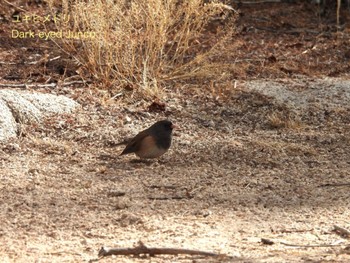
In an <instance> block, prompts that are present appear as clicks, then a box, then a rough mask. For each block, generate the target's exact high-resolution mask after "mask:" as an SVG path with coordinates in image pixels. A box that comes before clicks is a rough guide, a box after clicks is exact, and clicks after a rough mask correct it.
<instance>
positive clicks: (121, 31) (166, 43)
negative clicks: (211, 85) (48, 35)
mask: <svg viewBox="0 0 350 263" xmlns="http://www.w3.org/2000/svg"><path fill="white" fill-rule="evenodd" d="M48 2H49V4H50V6H51V10H52V12H61V16H62V17H69V21H68V22H67V23H64V22H63V21H61V22H60V23H59V22H57V24H56V25H57V27H58V30H62V31H63V32H69V31H71V32H75V33H77V32H81V33H84V32H90V33H91V34H93V33H94V34H96V36H95V37H89V38H85V39H84V38H80V39H78V38H77V39H70V38H67V37H63V38H62V43H58V44H59V45H60V46H61V47H62V48H63V49H64V50H65V51H66V52H69V53H71V54H74V57H75V59H76V60H77V61H78V63H79V64H80V65H82V67H81V69H80V74H81V75H84V76H89V77H93V78H94V79H95V80H96V81H99V82H100V86H101V87H103V88H106V89H112V90H119V91H120V90H123V89H126V90H137V91H140V92H141V93H142V94H144V95H146V96H147V97H157V96H158V97H159V96H161V94H162V88H163V87H164V86H165V85H166V84H167V83H169V82H170V81H175V80H183V79H189V78H199V79H203V78H204V79H207V78H210V77H213V76H215V77H216V76H217V75H220V74H222V73H223V70H224V68H225V65H223V63H222V62H219V60H218V59H217V58H218V57H222V56H224V55H225V45H226V44H227V43H228V41H230V42H231V41H232V39H231V37H232V35H233V33H234V30H235V27H234V24H233V22H234V20H235V15H234V10H233V9H232V8H231V7H230V6H228V5H225V4H223V3H221V2H219V1H209V2H208V3H205V1H202V0H193V1H177V0H166V1H164V0H151V1H142V0H135V1H124V0H118V1H101V0H95V1H88V2H86V1H82V0H76V1H68V0H62V1H57V0H51V1H48ZM60 5H61V7H59V6H60ZM55 6H56V7H55ZM221 21H225V23H220V22H221ZM208 30H209V33H208ZM210 32H212V34H211V33H210ZM214 34H215V37H211V35H213V36H214ZM227 67H229V66H228V65H227Z"/></svg>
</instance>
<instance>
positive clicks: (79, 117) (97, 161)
mask: <svg viewBox="0 0 350 263" xmlns="http://www.w3.org/2000/svg"><path fill="white" fill-rule="evenodd" d="M283 5H288V4H280V5H277V4H276V5H272V6H273V7H274V8H272V9H271V8H269V9H268V8H266V9H264V5H254V6H249V7H244V6H243V7H242V12H249V14H252V15H251V16H249V17H247V14H246V16H243V17H242V18H241V20H240V21H239V23H240V26H242V27H244V26H245V27H246V30H242V31H241V32H240V33H239V34H238V36H237V39H236V42H235V43H245V44H244V45H243V44H242V45H241V49H240V50H239V51H237V53H236V54H237V56H241V59H242V61H243V62H240V63H243V64H242V65H238V66H239V67H240V68H244V69H245V70H244V72H245V74H243V75H240V74H242V73H241V72H239V71H238V70H237V72H235V74H237V78H235V79H237V80H238V82H237V83H238V85H237V88H235V89H233V90H230V91H229V92H228V93H227V94H224V95H223V94H219V96H216V95H217V94H212V93H210V92H209V91H208V92H207V91H205V92H204V91H203V90H202V89H198V90H199V91H197V90H196V89H190V90H182V89H179V90H176V91H174V92H169V93H166V95H165V97H164V102H165V103H166V111H161V112H150V111H149V110H148V106H149V102H143V101H140V102H139V103H137V104H136V105H131V104H130V103H127V102H125V101H122V100H119V101H118V100H117V101H107V102H101V101H99V99H96V98H94V97H93V96H91V98H90V97H87V96H88V95H87V93H89V92H87V91H86V88H80V87H77V88H72V89H70V88H68V87H66V88H60V89H57V90H55V91H52V90H49V91H50V92H52V93H58V94H65V95H67V96H69V97H71V98H75V99H77V100H78V101H79V102H80V103H81V104H82V106H83V109H82V110H80V111H79V112H77V113H76V114H74V115H73V116H71V115H67V116H57V117H55V118H51V119H49V120H47V121H46V122H45V123H44V124H43V125H35V124H33V125H23V128H22V131H21V136H20V137H19V138H17V139H13V140H11V141H10V142H6V143H1V145H0V189H1V190H0V261H1V262H87V261H89V260H93V259H96V258H97V253H98V250H99V249H100V247H101V246H108V247H120V248H122V247H125V248H127V247H134V246H135V245H136V244H137V242H138V241H142V242H143V243H144V244H145V245H147V246H149V247H173V248H187V249H198V250H204V251H208V252H215V253H223V254H227V255H229V256H232V258H224V257H220V258H201V257H192V256H186V255H184V256H156V257H131V256H130V257H124V256H123V257H118V258H116V257H107V258H105V259H102V262H127V263H129V262H350V242H349V236H348V237H341V236H340V235H339V234H337V233H336V232H334V231H333V229H334V225H337V226H340V227H343V228H346V229H350V210H349V205H350V191H349V189H350V126H349V124H350V103H349V100H350V99H349V98H350V88H349V87H350V82H349V81H348V79H349V78H348V75H347V70H348V64H347V63H345V62H344V61H341V60H343V59H344V56H345V55H344V53H342V54H343V55H339V54H338V52H346V50H347V49H348V45H345V44H344V43H345V40H344V39H343V40H339V38H337V39H336V40H334V38H335V37H334V36H333V35H332V34H333V33H329V34H331V35H330V36H326V37H324V36H321V37H320V38H321V41H320V43H319V46H317V47H321V48H320V49H318V51H317V52H319V53H317V54H315V53H312V52H316V51H315V50H316V49H312V47H310V49H308V48H309V47H307V48H305V50H309V51H310V52H309V53H305V54H304V53H303V50H304V49H303V48H301V50H299V49H298V48H297V49H296V48H295V47H292V46H286V45H284V44H283V43H284V42H283V41H284V40H285V39H286V38H288V37H290V38H292V39H289V40H288V41H289V42H288V41H287V42H288V43H290V42H293V41H294V42H293V43H295V44H298V46H300V45H301V46H303V47H306V46H307V45H308V43H309V40H308V38H307V37H305V35H299V34H297V35H294V34H291V35H287V36H286V35H283V34H282V35H281V34H275V33H274V32H270V31H268V30H267V31H265V32H263V33H261V34H260V33H259V32H260V31H259V30H257V31H256V32H255V33H254V34H253V33H249V32H250V31H249V30H250V29H251V28H252V27H257V28H258V27H259V26H261V25H259V26H258V25H257V24H254V21H252V19H253V18H256V21H261V20H259V19H258V18H257V16H259V15H264V16H265V17H269V15H271V13H272V14H275V13H276V14H277V13H278V12H279V11H281V10H285V9H283V8H285V7H283ZM270 7H271V6H270ZM287 7H290V12H291V13H288V14H285V15H286V16H287V17H286V18H285V20H284V21H287V19H290V20H291V21H293V15H294V16H295V15H296V14H298V15H300V20H297V21H304V20H303V19H304V18H310V17H312V16H311V15H310V13H307V12H311V11H310V10H308V9H306V8H305V6H303V5H302V4H294V5H292V4H291V6H287ZM307 7H309V6H307ZM244 8H246V9H244ZM310 8H311V7H310ZM267 10H268V11H267ZM300 10H303V11H304V13H303V12H301V11H300ZM259 12H260V13H259ZM293 12H294V13H293ZM305 13H306V14H305ZM277 20H278V18H276V19H275V20H273V21H274V23H276V24H278V23H277V22H276V21H277ZM276 24H274V25H276ZM285 24H288V23H287V22H284V24H283V25H285ZM304 25H310V24H308V23H306V22H305V21H304ZM298 26H299V25H298ZM248 29H249V30H248ZM279 29H280V28H278V29H276V28H275V27H273V30H279ZM344 30H345V29H344ZM269 32H270V33H269ZM306 34H307V33H306ZM340 34H342V33H340ZM2 36H3V37H4V38H5V36H7V34H5V33H4V32H2ZM312 36H313V35H312ZM309 37H310V36H309ZM313 37H314V36H313ZM322 37H324V38H322ZM333 37H334V38H333ZM338 37H339V36H338ZM343 37H344V38H346V32H345V33H344V35H343ZM276 38H277V39H280V42H278V41H276ZM261 39H263V40H264V43H265V44H264V45H263V46H264V47H266V49H260V48H259V47H257V46H256V45H260V44H261V43H262V42H261ZM8 41H9V42H10V41H11V40H10V39H9V40H8ZM339 41H340V42H339ZM342 41H344V43H343V42H342ZM247 43H250V44H247ZM273 43H279V44H280V46H278V47H276V50H275V51H273V52H274V54H273V56H274V57H275V59H277V60H276V61H275V59H270V60H269V61H270V62H271V61H273V63H272V62H271V63H272V64H273V65H272V64H268V63H267V64H264V65H261V63H260V60H261V58H271V55H272V54H270V52H271V50H270V49H268V47H269V46H271V45H273ZM281 43H282V44H281ZM334 43H337V44H338V45H339V46H337V47H338V48H335V49H334V50H333V51H332V49H330V47H331V46H333V47H334ZM299 44H300V45H299ZM304 45H305V46H304ZM317 45H318V44H317ZM252 50H257V51H256V52H258V53H251V51H252ZM286 51H288V52H289V53H288V52H286ZM0 52H1V53H0V54H1V56H2V58H3V57H6V56H10V55H13V56H15V55H16V54H18V56H20V53H21V52H20V47H17V46H15V45H7V46H3V47H1V50H0ZM16 52H17V53H16ZM27 52H30V51H27ZM36 52H37V51H36ZM259 52H260V53H259ZM293 52H294V53H293ZM297 53H298V54H300V56H304V55H305V57H300V56H298V57H296V56H295V54H297ZM281 54H283V56H286V57H282V55H281ZM301 54H304V55H301ZM322 54H323V55H322ZM288 56H291V57H288ZM315 56H318V57H320V58H321V59H324V60H327V59H329V61H330V63H328V64H327V63H325V64H319V65H318V66H319V71H317V65H316V64H312V61H315V59H314V58H315ZM327 56H328V57H327ZM247 57H248V58H247ZM249 57H250V58H252V60H250V59H249ZM244 59H247V60H244ZM299 59H300V60H299ZM337 59H338V60H337ZM254 60H256V63H255V62H254ZM244 61H245V62H244ZM305 61H309V62H310V63H309V64H308V65H309V66H308V67H307V68H303V69H301V67H302V66H303V65H304V64H303V63H304V62H305ZM237 63H238V62H237ZM293 63H294V64H293ZM332 63H334V64H332ZM11 67H12V66H11V65H10V66H2V67H0V70H1V74H0V76H2V77H1V78H0V81H1V83H23V82H25V81H24V80H23V79H26V77H27V75H26V74H25V72H26V70H27V71H35V70H38V69H36V68H33V69H28V67H27V68H26V69H24V67H23V68H21V67H19V69H18V72H19V73H18V74H19V76H22V77H23V79H19V80H18V79H17V80H15V81H13V79H11V81H12V82H11V81H10V79H9V78H8V76H13V73H14V72H15V69H14V68H11ZM48 70H49V67H48ZM254 72H255V73H256V75H254V76H253V73H254ZM286 72H287V73H286ZM317 72H318V74H320V75H318V74H316V73H317ZM34 73H35V72H34ZM11 74H12V75H11ZM28 74H29V73H28ZM31 74H33V72H31ZM55 74H57V72H53V73H52V75H53V77H55V76H56V75H55ZM299 74H303V76H302V77H301V75H299ZM34 76H35V75H34ZM266 78H269V79H268V80H266ZM38 79H39V78H38ZM253 79H254V80H253ZM272 79H273V80H272ZM47 91H48V90H46V92H47ZM82 94H84V95H82ZM199 94H200V95H199ZM164 118H170V119H171V120H173V121H174V122H175V123H176V124H177V125H178V126H180V130H177V131H175V133H174V138H173V145H172V147H171V149H170V151H169V152H168V153H167V154H165V155H164V157H162V158H161V159H160V160H156V161H150V162H136V161H134V159H136V158H135V157H134V156H123V157H119V153H120V152H121V151H122V149H123V148H122V147H116V146H115V143H116V142H119V141H121V140H123V139H124V138H125V137H126V136H132V135H135V134H136V133H137V132H138V131H140V130H142V129H143V128H146V127H148V126H149V125H150V124H152V123H153V122H154V121H156V120H160V119H164ZM344 183H345V184H347V185H342V186H341V185H339V184H344ZM262 238H265V239H269V240H271V241H273V242H274V243H273V244H271V245H267V244H263V243H262V242H261V239H262Z"/></svg>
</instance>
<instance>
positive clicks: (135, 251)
mask: <svg viewBox="0 0 350 263" xmlns="http://www.w3.org/2000/svg"><path fill="white" fill-rule="evenodd" d="M142 254H148V255H150V256H154V255H180V254H182V255H199V256H207V257H226V255H223V254H216V253H211V252H205V251H200V250H192V249H181V248H153V247H152V248H151V247H146V246H145V245H144V244H143V243H142V242H139V245H138V246H137V247H134V248H107V247H102V248H101V249H100V251H99V252H98V257H99V258H101V257H106V256H111V255H118V256H120V255H124V256H126V255H133V256H137V255H142Z"/></svg>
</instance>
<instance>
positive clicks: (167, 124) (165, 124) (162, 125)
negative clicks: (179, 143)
mask: <svg viewBox="0 0 350 263" xmlns="http://www.w3.org/2000/svg"><path fill="white" fill-rule="evenodd" d="M174 128H175V125H174V124H173V123H172V122H171V121H169V120H162V121H158V122H156V123H155V124H153V125H152V126H151V129H154V130H161V131H170V132H171V131H172V130H173V129H174Z"/></svg>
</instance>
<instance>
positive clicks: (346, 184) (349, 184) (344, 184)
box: [318, 183, 350, 187]
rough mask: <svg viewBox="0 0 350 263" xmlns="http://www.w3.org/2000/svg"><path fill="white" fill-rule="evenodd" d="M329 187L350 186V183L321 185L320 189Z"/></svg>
mask: <svg viewBox="0 0 350 263" xmlns="http://www.w3.org/2000/svg"><path fill="white" fill-rule="evenodd" d="M328 186H350V183H337V184H321V185H319V186H318V187H328Z"/></svg>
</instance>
